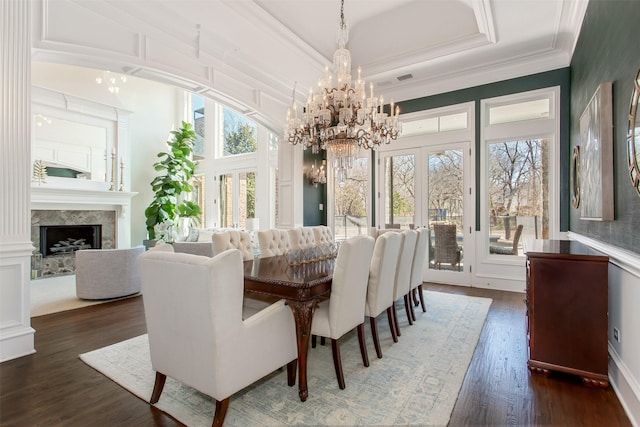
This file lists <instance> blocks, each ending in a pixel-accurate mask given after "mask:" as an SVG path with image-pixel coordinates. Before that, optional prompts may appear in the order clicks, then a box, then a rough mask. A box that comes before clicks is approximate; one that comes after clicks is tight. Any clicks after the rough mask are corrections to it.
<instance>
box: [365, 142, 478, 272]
mask: <svg viewBox="0 0 640 427" xmlns="http://www.w3.org/2000/svg"><path fill="white" fill-rule="evenodd" d="M469 148H470V143H469V142H456V143H447V144H439V145H428V146H424V147H421V148H413V149H406V150H394V151H386V152H382V153H380V159H379V162H378V185H379V187H378V188H379V192H378V209H377V212H378V215H377V218H378V221H377V222H378V226H379V227H380V228H396V229H401V230H402V229H412V228H422V227H426V228H428V229H429V243H428V250H427V251H426V254H425V262H424V268H423V280H425V281H435V282H442V283H454V284H469V283H470V278H471V274H470V270H471V269H470V265H471V262H472V259H473V258H474V257H473V247H474V246H473V242H472V239H473V235H474V233H473V218H474V216H475V215H474V214H473V212H474V210H473V209H474V203H473V199H472V195H471V193H472V191H471V185H470V183H471V176H472V175H471V170H470V169H471V155H470V149H469Z"/></svg>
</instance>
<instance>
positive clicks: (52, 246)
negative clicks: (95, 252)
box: [40, 224, 102, 257]
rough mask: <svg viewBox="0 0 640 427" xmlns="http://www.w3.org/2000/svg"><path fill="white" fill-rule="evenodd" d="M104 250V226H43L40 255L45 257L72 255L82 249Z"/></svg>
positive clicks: (41, 229) (41, 228)
mask: <svg viewBox="0 0 640 427" xmlns="http://www.w3.org/2000/svg"><path fill="white" fill-rule="evenodd" d="M100 248H102V225H100V224H97V225H42V226H40V253H41V254H42V255H43V256H44V257H49V256H61V255H70V254H73V253H74V252H75V251H77V250H80V249H100Z"/></svg>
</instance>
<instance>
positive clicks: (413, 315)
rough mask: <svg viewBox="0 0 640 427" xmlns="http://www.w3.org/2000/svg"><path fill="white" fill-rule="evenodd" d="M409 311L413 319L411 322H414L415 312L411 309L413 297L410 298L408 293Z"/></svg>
mask: <svg viewBox="0 0 640 427" xmlns="http://www.w3.org/2000/svg"><path fill="white" fill-rule="evenodd" d="M409 311H410V312H411V319H413V321H414V322H415V321H416V312H415V310H414V309H413V297H412V296H411V293H409Z"/></svg>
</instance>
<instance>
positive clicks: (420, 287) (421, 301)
mask: <svg viewBox="0 0 640 427" xmlns="http://www.w3.org/2000/svg"><path fill="white" fill-rule="evenodd" d="M422 292H423V291H422V283H421V284H420V285H418V295H419V296H420V305H421V306H422V312H423V313H426V312H427V308H426V306H425V305H424V295H423V293H422Z"/></svg>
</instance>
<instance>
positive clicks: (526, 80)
mask: <svg viewBox="0 0 640 427" xmlns="http://www.w3.org/2000/svg"><path fill="white" fill-rule="evenodd" d="M569 78H570V70H569V68H561V69H558V70H553V71H548V72H545V73H538V74H532V75H529V76H525V77H519V78H516V79H510V80H504V81H500V82H496V83H491V84H486V85H482V86H475V87H472V88H468V89H462V90H457V91H454V92H447V93H442V94H439V95H434V96H428V97H424V98H417V99H413V100H410V101H405V102H401V103H399V105H400V111H402V112H403V113H413V112H415V111H421V110H428V109H431V108H438V107H444V106H447V105H453V104H460V103H463V102H471V101H473V102H475V113H476V120H475V122H476V131H475V135H476V140H475V147H476V148H475V152H476V230H480V214H481V212H480V200H481V197H485V195H484V194H481V192H480V156H479V155H478V154H479V153H480V150H481V149H482V147H481V146H480V124H481V121H480V101H481V100H482V99H486V98H494V97H497V96H503V95H510V94H513V93H518V92H526V91H530V90H536V89H542V88H548V87H554V86H559V87H560V162H561V163H560V164H561V165H568V164H569V153H570V149H569V121H568V120H567V119H566V118H568V117H569V99H570V98H569V90H570V80H569ZM560 194H561V197H560V231H567V230H568V226H569V213H568V212H569V205H570V203H569V200H570V199H569V196H568V194H569V170H568V168H561V170H560Z"/></svg>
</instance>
